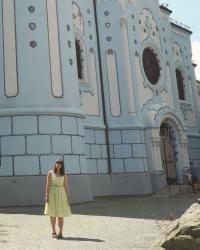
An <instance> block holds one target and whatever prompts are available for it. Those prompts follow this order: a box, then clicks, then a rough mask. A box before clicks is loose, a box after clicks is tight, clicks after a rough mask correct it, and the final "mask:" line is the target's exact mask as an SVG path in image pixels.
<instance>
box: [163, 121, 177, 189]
mask: <svg viewBox="0 0 200 250" xmlns="http://www.w3.org/2000/svg"><path fill="white" fill-rule="evenodd" d="M160 139H161V140H160V152H161V161H162V167H163V169H164V171H165V173H166V177H167V183H168V184H176V183H177V171H176V150H175V138H174V134H173V131H172V128H171V127H170V126H169V125H168V124H167V123H163V124H162V125H161V127H160Z"/></svg>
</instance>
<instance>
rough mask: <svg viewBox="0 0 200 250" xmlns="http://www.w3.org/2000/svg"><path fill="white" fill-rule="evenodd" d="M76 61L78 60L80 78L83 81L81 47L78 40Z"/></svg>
mask: <svg viewBox="0 0 200 250" xmlns="http://www.w3.org/2000/svg"><path fill="white" fill-rule="evenodd" d="M76 60H77V71H78V78H79V79H83V71H82V58H81V46H80V43H79V41H78V40H76Z"/></svg>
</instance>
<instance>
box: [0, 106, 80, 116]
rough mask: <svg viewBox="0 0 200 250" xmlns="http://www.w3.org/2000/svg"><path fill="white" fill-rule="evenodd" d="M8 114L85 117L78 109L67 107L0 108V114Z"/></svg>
mask: <svg viewBox="0 0 200 250" xmlns="http://www.w3.org/2000/svg"><path fill="white" fill-rule="evenodd" d="M8 115H18V116H20V115H66V116H75V117H79V118H85V115H84V114H83V113H82V112H81V111H80V110H78V109H68V108H49V107H44V108H0V116H8Z"/></svg>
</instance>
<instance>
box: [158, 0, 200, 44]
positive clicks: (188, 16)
mask: <svg viewBox="0 0 200 250" xmlns="http://www.w3.org/2000/svg"><path fill="white" fill-rule="evenodd" d="M160 3H168V4H169V6H168V8H169V9H170V10H172V11H173V13H172V14H171V17H172V18H174V19H176V20H177V21H180V22H182V23H184V24H186V25H188V26H190V27H191V28H192V31H193V35H192V37H191V39H192V41H200V0H160Z"/></svg>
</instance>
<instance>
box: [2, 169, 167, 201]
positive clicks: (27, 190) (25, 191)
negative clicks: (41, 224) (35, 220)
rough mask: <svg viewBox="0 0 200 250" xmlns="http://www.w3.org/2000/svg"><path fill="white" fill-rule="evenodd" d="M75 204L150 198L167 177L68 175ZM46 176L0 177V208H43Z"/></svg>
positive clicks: (162, 185) (140, 174)
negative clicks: (122, 197) (114, 198)
mask: <svg viewBox="0 0 200 250" xmlns="http://www.w3.org/2000/svg"><path fill="white" fill-rule="evenodd" d="M68 179H69V189H70V193H71V201H72V203H73V204H75V203H82V202H88V201H92V200H93V198H94V197H97V196H111V195H148V194H152V193H155V192H157V191H159V190H160V189H162V188H163V187H165V186H166V178H165V175H164V174H150V173H120V174H98V175H69V177H68ZM45 183H46V177H45V176H24V177H0V197H1V199H0V206H33V205H34V206H35V205H44V197H45Z"/></svg>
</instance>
